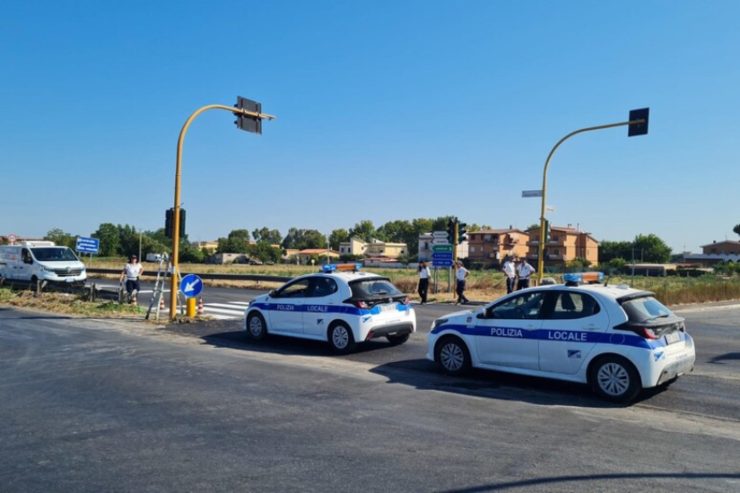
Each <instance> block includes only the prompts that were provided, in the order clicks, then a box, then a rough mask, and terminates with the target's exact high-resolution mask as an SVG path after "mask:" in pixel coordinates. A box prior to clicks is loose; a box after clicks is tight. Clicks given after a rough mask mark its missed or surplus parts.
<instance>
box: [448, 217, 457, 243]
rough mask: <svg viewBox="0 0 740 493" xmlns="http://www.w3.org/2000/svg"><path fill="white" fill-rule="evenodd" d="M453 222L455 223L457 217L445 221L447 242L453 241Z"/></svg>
mask: <svg viewBox="0 0 740 493" xmlns="http://www.w3.org/2000/svg"><path fill="white" fill-rule="evenodd" d="M455 224H457V219H450V220H449V221H447V241H448V242H449V243H454V241H455Z"/></svg>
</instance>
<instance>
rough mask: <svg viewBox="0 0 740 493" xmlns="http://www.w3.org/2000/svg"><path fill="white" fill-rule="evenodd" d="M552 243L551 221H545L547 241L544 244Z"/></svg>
mask: <svg viewBox="0 0 740 493" xmlns="http://www.w3.org/2000/svg"><path fill="white" fill-rule="evenodd" d="M549 241H550V221H548V220H547V219H545V240H544V242H545V243H547V242H549Z"/></svg>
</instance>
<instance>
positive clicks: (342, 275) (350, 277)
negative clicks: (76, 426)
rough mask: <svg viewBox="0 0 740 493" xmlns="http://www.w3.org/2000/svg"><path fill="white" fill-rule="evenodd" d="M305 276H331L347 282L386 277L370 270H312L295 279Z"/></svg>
mask: <svg viewBox="0 0 740 493" xmlns="http://www.w3.org/2000/svg"><path fill="white" fill-rule="evenodd" d="M305 277H333V278H335V279H341V280H342V281H344V282H347V283H349V282H352V281H357V280H362V279H387V278H386V277H384V276H381V275H379V274H373V273H372V272H363V271H359V272H342V271H340V272H313V273H311V274H305V275H303V276H301V277H300V278H296V279H301V278H305Z"/></svg>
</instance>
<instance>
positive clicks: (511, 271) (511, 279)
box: [501, 256, 516, 294]
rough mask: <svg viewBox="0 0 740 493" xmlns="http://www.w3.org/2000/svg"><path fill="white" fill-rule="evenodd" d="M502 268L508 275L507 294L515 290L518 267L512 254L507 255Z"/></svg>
mask: <svg viewBox="0 0 740 493" xmlns="http://www.w3.org/2000/svg"><path fill="white" fill-rule="evenodd" d="M501 270H503V271H504V275H505V276H506V294H509V293H511V292H512V291H514V284H515V283H516V267H515V266H514V261H513V260H512V258H511V257H510V256H507V257H506V260H505V261H504V266H503V268H502V269H501Z"/></svg>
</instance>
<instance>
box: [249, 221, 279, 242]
mask: <svg viewBox="0 0 740 493" xmlns="http://www.w3.org/2000/svg"><path fill="white" fill-rule="evenodd" d="M252 238H254V241H256V242H257V243H259V242H260V241H264V242H267V243H270V244H272V245H279V244H280V242H281V241H282V240H283V235H281V234H280V231H278V230H277V229H269V228H268V227H267V226H263V227H262V228H259V229H255V230H254V231H252Z"/></svg>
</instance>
